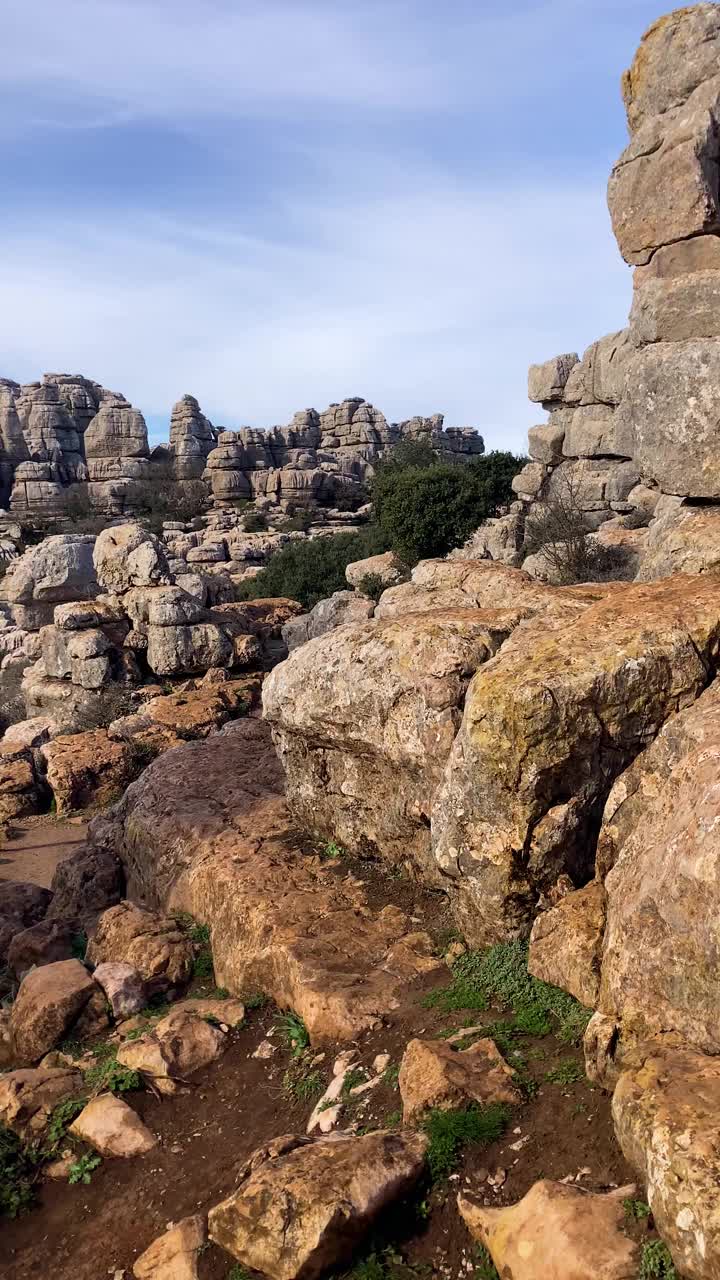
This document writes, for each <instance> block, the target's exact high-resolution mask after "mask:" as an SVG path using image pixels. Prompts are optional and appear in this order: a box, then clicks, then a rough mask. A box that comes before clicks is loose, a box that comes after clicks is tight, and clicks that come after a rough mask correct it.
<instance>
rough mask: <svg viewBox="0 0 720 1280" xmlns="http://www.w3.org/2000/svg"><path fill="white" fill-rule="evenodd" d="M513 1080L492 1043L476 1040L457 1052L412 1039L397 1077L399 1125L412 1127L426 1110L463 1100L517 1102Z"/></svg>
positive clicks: (461, 1103) (439, 1043)
mask: <svg viewBox="0 0 720 1280" xmlns="http://www.w3.org/2000/svg"><path fill="white" fill-rule="evenodd" d="M514 1079H515V1072H514V1071H513V1070H512V1069H511V1068H510V1067H509V1066H508V1064H507V1063H506V1062H505V1060H504V1058H503V1056H502V1054H501V1053H500V1052H499V1050H498V1049H497V1047H496V1045H495V1043H494V1041H492V1040H476V1041H475V1043H474V1044H472V1045H470V1047H469V1048H468V1049H461V1050H459V1049H453V1047H452V1045H450V1044H448V1042H447V1041H446V1040H411V1041H410V1043H409V1044H408V1046H407V1048H406V1050H405V1052H404V1054H403V1059H402V1062H401V1064H400V1075H399V1077H398V1084H399V1086H400V1096H401V1098H402V1101H403V1121H404V1123H405V1124H414V1123H416V1122H417V1120H418V1119H419V1118H420V1117H421V1116H422V1114H423V1112H424V1111H427V1110H429V1109H430V1108H431V1107H439V1108H440V1109H441V1110H442V1111H446V1110H448V1109H449V1108H451V1107H462V1106H467V1104H468V1102H479V1103H481V1104H482V1105H486V1104H487V1103H489V1102H508V1103H515V1104H516V1103H519V1102H520V1101H521V1100H522V1096H521V1094H520V1091H519V1089H518V1088H517V1086H516V1084H515V1083H514Z"/></svg>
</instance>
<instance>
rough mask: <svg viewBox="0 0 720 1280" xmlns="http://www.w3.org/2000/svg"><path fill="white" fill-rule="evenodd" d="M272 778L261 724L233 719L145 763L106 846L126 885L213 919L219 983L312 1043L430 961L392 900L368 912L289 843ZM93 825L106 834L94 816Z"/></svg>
mask: <svg viewBox="0 0 720 1280" xmlns="http://www.w3.org/2000/svg"><path fill="white" fill-rule="evenodd" d="M282 782H283V779H282V771H281V769H280V766H279V763H278V761H277V757H276V756H275V753H274V751H273V748H272V743H271V741H270V735H269V730H268V727H267V726H266V725H265V724H263V723H262V722H261V721H257V720H252V719H251V720H240V721H237V722H235V723H234V724H232V725H228V726H226V728H225V729H223V730H222V731H221V732H220V733H218V734H215V735H213V736H212V737H210V738H208V739H207V740H205V741H204V742H191V743H187V744H185V745H184V746H183V747H181V748H178V749H177V750H176V751H171V752H167V753H166V754H165V755H163V756H161V757H160V758H159V759H158V760H156V761H155V762H154V763H153V764H152V765H150V767H149V768H148V769H146V770H145V772H144V773H143V775H142V776H141V778H140V779H139V780H138V781H137V782H136V783H133V785H132V786H131V787H130V788H129V789H128V791H127V792H126V794H125V796H124V798H123V800H122V801H121V803H120V805H119V806H118V807H117V809H116V810H115V813H114V815H113V822H112V832H113V834H112V842H113V847H115V848H116V849H117V851H118V852H119V854H120V855H121V857H122V859H123V861H124V863H125V866H126V868H127V874H128V878H129V882H130V891H131V892H132V893H133V894H137V895H138V896H141V897H142V898H143V899H144V900H145V901H149V902H153V903H156V904H158V905H159V906H162V907H165V908H168V907H169V908H171V909H176V910H177V909H179V910H185V911H189V912H190V913H191V915H192V916H193V917H194V918H195V919H197V920H199V921H202V922H206V923H207V924H209V925H210V927H211V931H212V951H213V961H214V967H215V977H216V981H217V983H218V984H219V985H220V986H224V987H227V988H228V990H230V991H232V992H234V993H237V994H238V995H242V994H243V993H247V992H252V991H258V990H260V991H265V992H267V994H268V995H270V996H271V997H272V998H273V999H274V1000H275V1001H276V1003H277V1004H278V1005H279V1006H280V1007H282V1008H292V1009H294V1010H295V1011H296V1012H297V1013H299V1014H300V1016H301V1017H302V1018H303V1019H304V1021H305V1023H306V1025H307V1027H308V1029H309V1031H310V1034H311V1037H312V1038H313V1041H315V1042H317V1041H322V1040H326V1041H333V1040H338V1039H354V1038H355V1037H356V1036H358V1035H359V1034H361V1033H362V1031H364V1030H368V1029H370V1028H372V1027H375V1026H377V1025H378V1022H379V1020H380V1018H381V1017H382V1014H383V1012H386V1011H388V1010H390V1009H393V1008H396V1007H397V1003H398V999H399V993H400V991H401V990H402V988H403V987H404V986H405V985H406V984H407V982H408V981H410V980H412V978H414V977H415V976H417V975H418V974H419V973H422V972H425V971H429V970H430V969H433V968H435V967H437V965H438V961H437V959H436V958H435V957H434V956H433V955H432V954H431V952H432V945H431V942H430V939H429V938H428V937H427V935H426V934H422V933H415V932H413V931H412V930H413V926H412V925H411V923H410V921H409V920H408V919H407V917H406V916H405V915H404V913H403V912H402V911H399V910H398V909H397V908H395V907H387V908H385V909H384V910H383V911H381V912H380V913H379V914H376V913H374V912H373V911H372V910H370V908H369V907H368V906H367V903H366V900H365V897H364V892H363V890H362V888H361V886H360V885H358V884H357V883H356V882H354V881H352V880H351V879H346V880H342V879H339V877H338V876H337V875H336V874H335V873H334V871H333V869H332V867H331V866H329V865H328V864H327V863H321V862H320V861H319V860H317V859H310V858H308V857H307V856H306V855H304V854H302V853H301V852H299V851H298V850H297V849H296V847H295V835H294V828H293V824H292V822H291V819H290V818H289V816H288V813H287V811H286V809H285V804H284V799H283V795H282ZM91 831H92V833H93V838H95V833H96V831H97V833H98V836H99V835H100V834H101V833H102V832H104V838H108V839H109V838H110V837H109V834H108V832H107V824H101V823H100V820H98V819H96V820H95V821H94V822H93V824H92V826H91ZM319 919H322V921H323V928H322V931H321V932H319V931H318V928H317V922H318V920H319ZM124 958H125V957H124ZM138 967H140V965H138Z"/></svg>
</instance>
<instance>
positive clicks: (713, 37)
mask: <svg viewBox="0 0 720 1280" xmlns="http://www.w3.org/2000/svg"><path fill="white" fill-rule="evenodd" d="M719 57H720V14H719V13H718V8H717V5H715V4H695V5H691V6H690V7H689V8H686V9H675V10H674V11H673V12H672V13H668V14H665V15H664V17H662V18H658V20H657V21H656V22H654V23H653V24H652V26H651V27H649V28H648V30H647V31H646V32H645V35H644V36H643V38H642V41H641V43H640V47H639V49H638V51H637V53H636V54H635V58H634V59H633V62H632V65H631V67H630V68H629V70H628V71H626V72H625V74H624V76H623V84H622V89H623V99H624V102H625V109H626V111H627V118H628V124H629V126H630V129H631V130H632V131H635V130H637V129H638V128H639V127H640V126H641V125H642V124H643V123H644V122H645V120H647V119H648V118H650V117H652V116H661V115H664V113H665V112H667V111H671V110H672V109H673V108H674V107H679V106H682V104H683V103H684V102H686V101H687V99H688V98H689V96H690V94H691V93H692V92H693V91H694V90H695V89H696V88H697V87H698V85H700V84H702V83H703V81H704V80H709V79H710V78H711V76H714V75H716V74H717V67H718V58H719Z"/></svg>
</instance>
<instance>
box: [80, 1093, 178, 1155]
mask: <svg viewBox="0 0 720 1280" xmlns="http://www.w3.org/2000/svg"><path fill="white" fill-rule="evenodd" d="M70 1133H72V1134H73V1135H74V1136H75V1137H76V1138H81V1139H82V1141H83V1142H87V1143H88V1144H89V1145H90V1146H91V1147H94V1149H95V1150H96V1151H97V1152H98V1153H99V1154H100V1155H101V1156H118V1157H123V1158H126V1159H127V1158H129V1157H130V1156H142V1155H145V1153H146V1152H147V1151H152V1148H153V1147H154V1146H155V1145H156V1143H157V1138H156V1137H155V1135H154V1134H152V1133H151V1132H150V1130H149V1129H148V1127H147V1125H144V1124H143V1122H142V1120H141V1119H140V1117H139V1115H137V1113H136V1112H135V1111H133V1109H132V1107H129V1106H128V1104H127V1103H126V1102H123V1100H122V1098H116V1097H115V1095H114V1094H112V1093H104V1094H101V1095H100V1097H98V1098H93V1099H92V1100H91V1101H90V1102H88V1104H87V1106H86V1107H83V1110H82V1111H81V1112H80V1115H79V1116H78V1117H77V1118H76V1119H75V1120H74V1121H73V1123H72V1124H71V1125H70Z"/></svg>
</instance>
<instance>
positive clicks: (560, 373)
mask: <svg viewBox="0 0 720 1280" xmlns="http://www.w3.org/2000/svg"><path fill="white" fill-rule="evenodd" d="M578 360H579V356H578V354H577V352H576V351H573V352H570V353H568V354H566V355H561V356H554V357H553V358H552V360H546V361H545V363H544V364H531V365H530V369H529V371H528V399H529V400H533V401H535V403H537V404H542V403H543V402H546V401H553V400H562V398H563V392H564V390H565V384H566V382H567V380H568V378H569V376H570V372H571V370H572V369H573V367H574V366H575V365H576V364H577V362H578Z"/></svg>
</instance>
